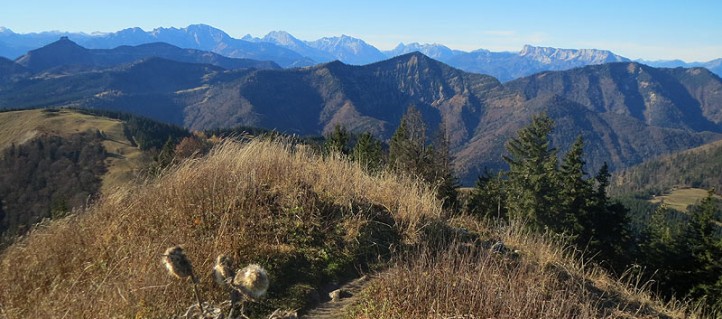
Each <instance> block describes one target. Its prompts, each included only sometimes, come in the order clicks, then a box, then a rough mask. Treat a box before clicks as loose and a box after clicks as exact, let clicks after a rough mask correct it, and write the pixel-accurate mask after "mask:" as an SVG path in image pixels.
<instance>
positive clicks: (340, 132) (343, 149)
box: [324, 124, 351, 155]
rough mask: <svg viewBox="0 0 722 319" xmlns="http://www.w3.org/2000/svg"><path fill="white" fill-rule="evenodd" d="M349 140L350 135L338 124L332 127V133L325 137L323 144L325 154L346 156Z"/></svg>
mask: <svg viewBox="0 0 722 319" xmlns="http://www.w3.org/2000/svg"><path fill="white" fill-rule="evenodd" d="M350 139H351V135H350V134H349V132H348V131H347V130H346V128H345V127H343V126H341V125H340V124H336V126H334V127H333V132H331V133H330V134H329V135H328V136H326V141H325V143H324V148H325V150H326V154H332V153H338V154H344V155H348V154H349V147H348V143H349V140H350Z"/></svg>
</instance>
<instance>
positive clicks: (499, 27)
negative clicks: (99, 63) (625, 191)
mask: <svg viewBox="0 0 722 319" xmlns="http://www.w3.org/2000/svg"><path fill="white" fill-rule="evenodd" d="M195 23H203V24H208V25H211V26H214V27H217V28H219V29H222V30H224V31H226V32H227V33H228V34H230V35H231V36H233V37H238V38H239V37H242V36H243V35H246V34H251V35H254V36H263V35H265V34H266V33H268V32H270V31H274V30H284V31H288V32H290V33H291V34H293V35H294V36H296V37H297V38H299V39H302V40H315V39H317V38H320V37H323V36H335V35H341V34H346V35H350V36H354V37H358V38H362V39H364V40H365V41H366V42H368V43H370V44H372V45H375V46H377V47H378V48H380V49H391V48H393V47H394V46H396V44H398V43H399V42H404V43H410V42H420V43H441V44H445V45H447V46H449V47H451V48H453V49H461V50H475V49H479V48H483V49H489V50H492V51H518V50H520V49H521V47H522V46H523V45H524V44H532V45H538V46H551V47H559V48H597V49H608V50H612V51H613V52H615V53H617V54H620V55H623V56H626V57H629V58H633V59H637V58H643V59H651V60H654V59H682V60H686V61H708V60H712V59H716V58H722V1H719V0H679V1H671V0H657V1H651V0H636V1H635V0H626V1H619V0H606V1H596V0H580V1H572V0H568V1H559V0H503V1H502V0H500V1H483V0H468V1H456V0H444V1H442V0H437V1H427V0H416V1H396V0H359V1H345V0H335V1H330V0H322V1H301V0H256V1H239V0H236V1H232V0H215V1H214V0H206V1H198V0H196V1H186V0H156V1H152V0H144V1H140V0H124V1H114V0H104V1H98V0H77V1H76V0H66V1H57V0H39V1H33V0H28V1H6V2H5V3H3V4H2V9H1V10H0V26H4V27H7V28H9V29H12V30H13V31H15V32H18V33H27V32H39V31H48V30H59V31H82V32H87V33H90V32H94V31H100V32H112V31H118V30H120V29H124V28H129V27H136V26H137V27H141V28H143V29H145V30H152V29H154V28H156V27H185V26H187V25H189V24H195Z"/></svg>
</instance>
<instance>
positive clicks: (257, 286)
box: [233, 264, 269, 299]
mask: <svg viewBox="0 0 722 319" xmlns="http://www.w3.org/2000/svg"><path fill="white" fill-rule="evenodd" d="M268 285H269V280H268V273H266V270H265V269H263V267H261V266H259V265H256V264H251V265H248V266H246V267H245V268H243V269H240V270H238V272H236V276H235V277H234V278H233V288H235V289H236V290H238V291H240V292H241V293H243V294H244V295H246V297H249V298H251V299H258V298H261V297H263V295H265V294H266V290H268Z"/></svg>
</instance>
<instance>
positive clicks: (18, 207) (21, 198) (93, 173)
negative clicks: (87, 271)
mask: <svg viewBox="0 0 722 319" xmlns="http://www.w3.org/2000/svg"><path fill="white" fill-rule="evenodd" d="M101 142H102V137H101V134H100V133H99V132H95V133H93V132H86V133H81V134H74V135H71V136H68V137H65V138H64V137H59V136H41V137H39V138H36V139H33V140H31V141H29V142H27V143H24V144H22V145H19V146H16V145H12V146H10V147H9V148H7V149H5V150H4V151H3V152H2V155H1V156H0V199H1V200H2V205H1V210H0V233H9V234H22V233H24V232H25V231H27V230H28V229H29V226H31V225H33V224H34V223H37V222H39V221H40V220H41V219H43V218H51V217H58V216H62V215H64V214H66V213H68V211H70V210H71V209H72V208H73V207H81V206H83V205H84V204H85V203H87V202H88V201H89V200H91V199H92V197H93V196H94V195H96V194H97V193H98V190H99V189H100V185H101V180H100V176H101V175H102V174H103V173H104V172H105V165H104V163H103V161H104V160H105V157H106V154H107V153H106V151H105V149H104V148H103V146H102V144H101Z"/></svg>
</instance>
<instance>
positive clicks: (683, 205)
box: [649, 188, 722, 212]
mask: <svg viewBox="0 0 722 319" xmlns="http://www.w3.org/2000/svg"><path fill="white" fill-rule="evenodd" d="M707 194H708V191H707V190H706V189H701V188H678V189H675V190H672V191H671V192H669V193H667V194H664V195H659V196H655V197H653V198H652V199H650V200H649V202H651V203H654V204H657V203H661V204H666V205H667V206H668V207H669V208H673V209H676V210H678V211H680V212H686V211H687V208H688V207H689V206H690V205H694V204H697V203H699V201H701V200H702V199H703V198H705V197H707ZM715 197H717V198H722V197H721V196H719V195H716V196H715Z"/></svg>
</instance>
